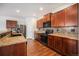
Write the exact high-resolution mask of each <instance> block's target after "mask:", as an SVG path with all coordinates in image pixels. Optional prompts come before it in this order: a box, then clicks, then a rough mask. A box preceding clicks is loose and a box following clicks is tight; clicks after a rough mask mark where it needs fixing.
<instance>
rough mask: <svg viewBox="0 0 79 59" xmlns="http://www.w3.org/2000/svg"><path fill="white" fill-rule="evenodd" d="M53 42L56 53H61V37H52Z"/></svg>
mask: <svg viewBox="0 0 79 59" xmlns="http://www.w3.org/2000/svg"><path fill="white" fill-rule="evenodd" d="M53 40H54V41H55V42H54V44H55V45H54V49H55V50H56V51H58V52H59V53H61V52H62V50H63V46H62V45H63V43H62V38H61V37H57V36H53Z"/></svg>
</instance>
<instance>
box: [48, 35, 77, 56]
mask: <svg viewBox="0 0 79 59" xmlns="http://www.w3.org/2000/svg"><path fill="white" fill-rule="evenodd" d="M48 47H50V48H51V49H53V50H55V51H57V52H59V53H61V54H62V55H67V56H77V55H78V48H77V47H78V40H75V39H69V38H64V37H59V36H51V35H49V36H48Z"/></svg>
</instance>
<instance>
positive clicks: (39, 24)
mask: <svg viewBox="0 0 79 59" xmlns="http://www.w3.org/2000/svg"><path fill="white" fill-rule="evenodd" d="M43 21H44V20H43V18H42V19H39V20H38V21H37V28H43Z"/></svg>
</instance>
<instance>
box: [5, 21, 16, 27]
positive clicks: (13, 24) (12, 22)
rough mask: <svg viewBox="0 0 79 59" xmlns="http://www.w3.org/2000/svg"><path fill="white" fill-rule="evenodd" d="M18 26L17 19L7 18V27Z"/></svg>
mask: <svg viewBox="0 0 79 59" xmlns="http://www.w3.org/2000/svg"><path fill="white" fill-rule="evenodd" d="M16 26H17V21H13V20H6V28H15V27H16Z"/></svg>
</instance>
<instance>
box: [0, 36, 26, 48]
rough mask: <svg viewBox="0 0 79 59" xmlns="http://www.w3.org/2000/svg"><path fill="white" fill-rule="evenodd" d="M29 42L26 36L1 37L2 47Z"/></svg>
mask: <svg viewBox="0 0 79 59" xmlns="http://www.w3.org/2000/svg"><path fill="white" fill-rule="evenodd" d="M23 42H27V40H26V39H25V37H24V36H16V37H3V38H1V39H0V47H3V46H8V45H13V44H18V43H23Z"/></svg>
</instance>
